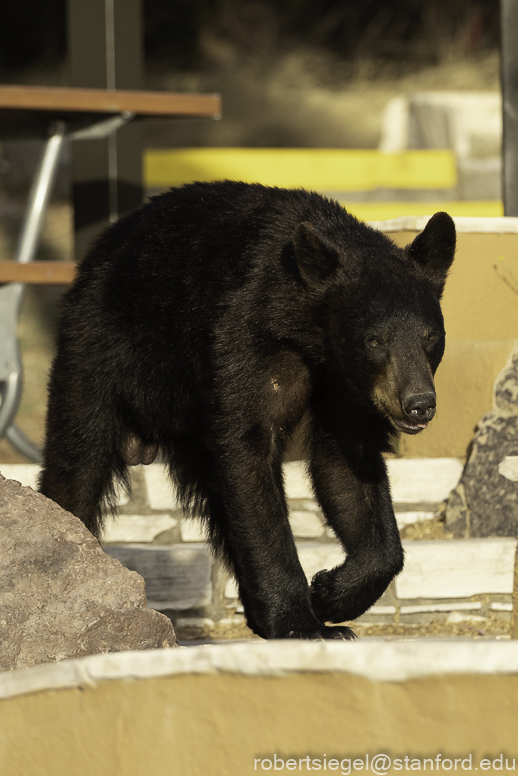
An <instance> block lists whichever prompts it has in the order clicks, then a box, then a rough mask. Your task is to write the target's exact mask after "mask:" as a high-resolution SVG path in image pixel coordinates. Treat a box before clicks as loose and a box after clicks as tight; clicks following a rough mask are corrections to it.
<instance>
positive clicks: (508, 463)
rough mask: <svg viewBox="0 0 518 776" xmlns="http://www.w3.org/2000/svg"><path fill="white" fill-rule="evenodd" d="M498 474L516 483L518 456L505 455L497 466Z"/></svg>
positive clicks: (517, 477) (517, 480)
mask: <svg viewBox="0 0 518 776" xmlns="http://www.w3.org/2000/svg"><path fill="white" fill-rule="evenodd" d="M498 473H499V474H501V475H502V477H505V478H506V479H508V480H511V481H512V482H518V455H506V457H505V458H504V460H503V461H501V462H500V463H499V465H498Z"/></svg>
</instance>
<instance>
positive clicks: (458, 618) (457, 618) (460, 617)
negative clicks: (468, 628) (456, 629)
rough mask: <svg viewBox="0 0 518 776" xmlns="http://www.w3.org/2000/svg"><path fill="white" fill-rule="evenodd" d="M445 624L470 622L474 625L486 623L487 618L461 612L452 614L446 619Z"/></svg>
mask: <svg viewBox="0 0 518 776" xmlns="http://www.w3.org/2000/svg"><path fill="white" fill-rule="evenodd" d="M446 622H449V623H457V622H471V623H473V624H474V625H476V624H477V623H478V624H480V623H482V622H487V617H482V616H481V615H480V614H463V613H462V612H452V613H451V614H449V615H448V616H447V618H446Z"/></svg>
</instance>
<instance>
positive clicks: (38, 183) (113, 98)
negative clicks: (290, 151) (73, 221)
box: [0, 86, 221, 461]
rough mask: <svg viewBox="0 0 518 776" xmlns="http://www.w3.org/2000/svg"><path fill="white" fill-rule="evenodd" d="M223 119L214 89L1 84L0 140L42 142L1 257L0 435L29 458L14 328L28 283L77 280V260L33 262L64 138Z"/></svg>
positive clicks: (32, 454) (32, 455) (33, 452)
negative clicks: (143, 124)
mask: <svg viewBox="0 0 518 776" xmlns="http://www.w3.org/2000/svg"><path fill="white" fill-rule="evenodd" d="M220 116H221V98H220V96H219V95H218V94H185V93H168V92H143V91H129V90H118V89H113V90H106V89H78V88H74V89H70V88H61V87H33V86H0V138H1V139H7V138H17V139H19V138H23V137H37V138H38V137H39V138H42V139H43V140H44V141H45V142H44V146H43V152H42V156H41V159H40V162H39V165H38V168H37V170H36V172H35V175H34V179H33V182H32V186H31V191H30V194H29V198H28V202H27V207H26V211H25V217H24V222H23V226H22V229H21V232H20V236H19V240H18V245H17V248H16V252H15V257H14V260H13V261H5V260H0V284H3V285H0V394H1V396H2V402H1V405H0V438H1V437H2V436H4V435H5V436H6V437H7V438H8V439H9V441H10V442H11V444H12V445H13V446H14V447H15V448H16V449H17V450H18V451H19V452H21V453H22V454H23V455H25V456H26V457H27V458H29V459H30V460H33V461H39V460H41V454H40V451H39V449H38V448H37V447H36V446H35V445H34V444H33V443H32V442H31V440H29V439H27V437H25V435H24V434H23V433H22V432H21V431H20V429H19V428H18V427H17V426H16V425H15V424H14V422H13V421H14V417H15V415H16V412H17V410H18V406H19V402H20V395H21V383H22V364H21V361H20V355H19V348H18V344H17V339H16V331H17V324H18V314H19V310H20V302H21V298H22V295H23V290H24V286H25V284H27V283H36V284H42V283H52V284H60V283H70V282H71V281H72V279H73V277H74V272H75V263H74V262H68V261H67V262H56V261H37V262H35V261H34V256H35V253H36V249H37V245H38V240H39V236H40V233H41V228H42V225H43V221H44V217H45V212H46V208H47V204H48V200H49V196H50V193H51V189H52V184H53V181H54V178H55V174H56V170H57V166H58V163H59V157H60V153H61V149H62V147H63V142H64V140H65V138H68V139H71V140H74V139H87V138H99V137H106V136H108V135H109V134H111V133H112V132H114V131H115V130H116V129H118V128H119V127H121V126H123V125H124V124H126V123H127V122H128V121H143V120H146V119H147V120H149V119H153V120H156V119H172V118H175V117H176V118H212V119H214V118H219V117H220Z"/></svg>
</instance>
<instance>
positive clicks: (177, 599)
mask: <svg viewBox="0 0 518 776" xmlns="http://www.w3.org/2000/svg"><path fill="white" fill-rule="evenodd" d="M403 546H404V550H405V568H404V569H403V571H402V572H401V574H400V575H399V576H398V577H397V578H396V580H395V584H394V589H393V590H389V591H388V593H386V594H385V596H383V597H382V599H380V602H378V603H377V604H376V605H375V606H374V607H373V608H372V609H371V611H370V614H373V615H379V616H385V615H396V614H397V613H399V614H403V615H405V614H416V613H420V612H423V613H424V612H430V613H431V612H441V611H442V612H452V611H465V610H473V611H475V610H480V609H482V606H483V605H484V606H485V608H486V609H487V608H488V607H489V608H490V609H492V610H493V611H502V612H505V611H507V612H509V611H511V595H512V592H513V580H514V563H515V555H516V547H517V540H516V539H514V538H510V537H493V538H489V539H459V540H450V541H419V542H411V541H405V542H403ZM105 549H106V552H108V554H110V555H111V556H112V557H115V558H118V560H120V561H121V563H123V564H124V565H125V566H127V567H128V568H130V569H132V570H133V571H137V572H138V573H139V574H141V575H142V576H143V577H144V579H145V580H146V585H147V595H148V601H149V606H151V607H153V608H157V609H159V610H161V611H164V610H172V611H176V612H182V611H185V610H187V609H191V608H200V607H207V606H209V607H210V604H211V600H212V596H213V595H214V592H215V591H214V590H213V587H212V581H211V580H212V574H211V569H212V559H211V556H210V553H209V551H208V548H207V546H206V545H204V544H185V545H177V546H175V547H156V546H149V545H143V544H130V545H128V544H126V545H109V546H107V547H106V548H105ZM297 549H298V554H299V558H300V562H301V565H302V568H303V569H304V572H305V573H306V576H307V578H308V581H310V580H311V578H312V577H313V575H314V574H315V573H316V572H317V571H319V570H320V569H326V568H327V569H331V568H333V567H334V566H336V565H338V564H340V563H342V562H343V559H344V553H343V550H342V549H341V547H340V546H339V545H338V544H330V543H323V542H303V543H298V545H297ZM216 592H217V591H216ZM237 597H238V592H237V587H236V585H235V582H234V580H233V579H231V578H228V579H227V582H226V585H225V586H224V598H225V599H226V605H227V606H228V605H229V604H230V603H231V601H234V603H236V606H237ZM481 598H482V599H483V600H481ZM212 603H213V604H215V603H216V602H215V601H214V600H212Z"/></svg>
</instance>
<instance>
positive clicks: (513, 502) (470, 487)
mask: <svg viewBox="0 0 518 776" xmlns="http://www.w3.org/2000/svg"><path fill="white" fill-rule="evenodd" d="M517 456H518V344H517V345H516V346H515V349H514V352H513V354H512V357H511V361H510V363H509V364H508V366H507V367H506V368H505V369H504V370H503V371H502V372H501V373H500V374H499V376H498V378H497V380H496V383H495V389H494V408H493V410H492V411H491V412H488V413H487V414H486V415H484V416H483V417H482V418H481V420H480V421H479V423H478V425H477V429H476V433H475V436H474V438H473V442H472V444H471V448H470V451H469V457H468V461H467V463H466V466H465V468H464V471H463V473H462V477H461V479H460V482H459V484H458V485H457V487H456V488H455V489H454V490H453V491H452V492H451V494H450V497H449V499H448V502H447V504H446V508H445V516H446V528H447V530H448V531H451V532H452V533H453V535H454V536H455V537H456V538H462V537H469V536H517V535H518V485H517V483H516V480H517V479H518V474H516V472H517V468H516V462H517V458H516V457H517Z"/></svg>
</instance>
